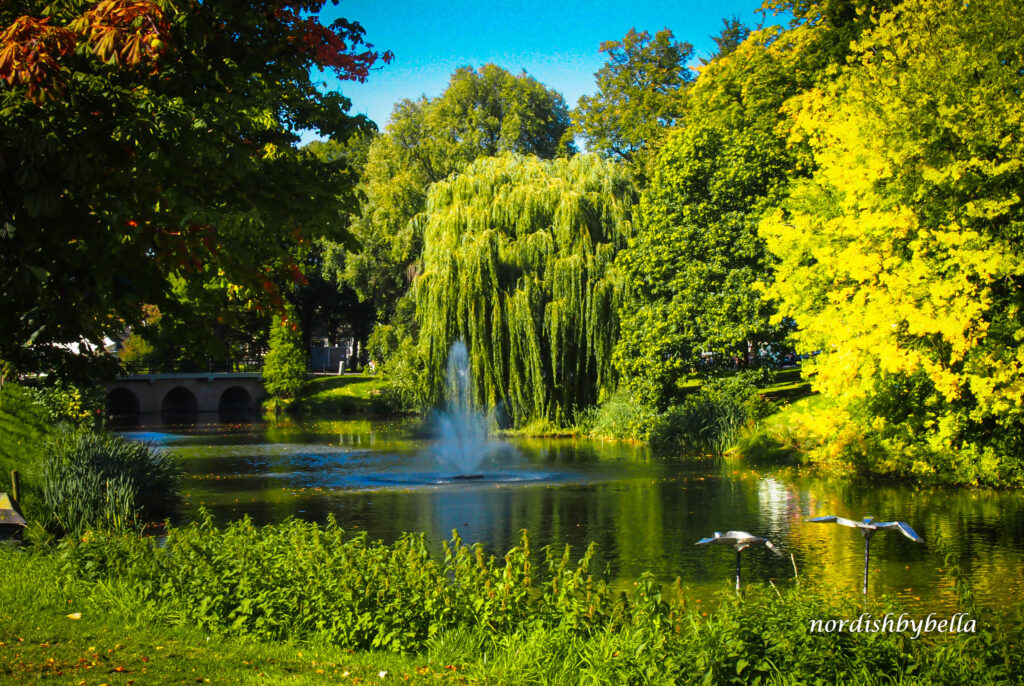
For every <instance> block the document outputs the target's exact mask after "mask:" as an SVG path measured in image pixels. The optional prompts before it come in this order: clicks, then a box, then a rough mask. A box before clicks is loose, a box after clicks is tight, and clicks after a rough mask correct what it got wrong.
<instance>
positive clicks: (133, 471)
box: [42, 431, 181, 535]
mask: <svg viewBox="0 0 1024 686" xmlns="http://www.w3.org/2000/svg"><path fill="white" fill-rule="evenodd" d="M180 471H181V470H180V467H179V466H178V464H177V462H176V461H175V460H174V459H173V458H172V457H171V456H170V455H168V454H167V453H164V452H159V451H156V450H154V449H153V448H151V447H150V446H148V445H145V444H143V443H138V442H136V441H129V440H128V439H125V438H122V437H121V436H116V435H114V434H108V433H94V432H88V431H83V432H77V433H68V434H64V435H61V436H57V437H56V438H54V439H53V440H52V441H51V442H50V443H49V444H48V445H47V447H46V458H45V461H44V463H43V469H42V500H43V505H44V508H45V513H44V515H43V520H44V522H45V523H46V524H47V525H48V526H49V528H51V529H53V530H55V531H57V532H59V533H66V534H75V535H78V534H81V533H82V532H84V531H87V530H90V529H97V528H99V529H112V530H128V529H138V528H140V527H141V526H142V525H144V524H145V523H147V522H153V521H160V520H163V519H164V518H166V517H169V516H170V515H171V514H173V512H174V507H175V506H176V505H177V503H178V500H179V493H178V480H179V477H180Z"/></svg>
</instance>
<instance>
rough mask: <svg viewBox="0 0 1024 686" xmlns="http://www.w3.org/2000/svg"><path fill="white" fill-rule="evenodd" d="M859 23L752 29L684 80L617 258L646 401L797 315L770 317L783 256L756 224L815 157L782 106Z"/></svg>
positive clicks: (829, 65)
mask: <svg viewBox="0 0 1024 686" xmlns="http://www.w3.org/2000/svg"><path fill="white" fill-rule="evenodd" d="M808 12H810V9H809V10H808ZM809 16H810V15H809ZM815 16H816V15H815ZM858 16H859V15H858ZM866 25H868V24H867V22H866V21H864V22H861V23H859V24H856V26H866ZM856 26H855V27H854V28H856ZM854 28H851V27H850V26H844V27H837V26H835V25H833V24H832V23H830V22H829V21H828V20H827V18H826V19H821V20H817V21H810V20H804V21H799V22H797V23H796V25H795V26H793V27H792V28H790V29H788V30H784V29H782V28H780V27H771V28H767V29H762V30H760V31H756V32H754V33H753V34H751V35H750V36H749V37H748V38H747V39H746V40H745V41H744V42H743V43H742V44H740V45H739V46H737V47H735V48H734V49H732V50H731V51H729V52H727V53H725V54H722V55H719V56H718V57H717V58H716V59H714V60H712V61H711V62H709V63H708V64H707V65H706V66H704V67H703V69H702V70H701V74H700V77H699V78H698V79H697V81H696V83H695V84H694V85H693V86H692V87H690V88H689V89H688V93H687V102H686V113H685V116H683V117H682V118H681V119H680V121H679V123H678V126H677V130H676V131H675V133H674V134H673V136H672V138H671V139H670V141H669V142H668V143H667V144H666V145H665V147H664V148H663V150H662V152H661V153H660V154H659V156H658V158H657V161H656V163H655V164H654V166H653V176H652V178H651V182H650V184H649V185H648V187H647V188H646V189H645V191H644V195H643V198H642V200H641V203H640V211H639V214H638V219H637V235H636V238H635V239H634V241H633V242H632V243H631V245H630V248H629V249H628V250H626V251H624V252H623V253H622V254H621V256H620V259H619V265H620V267H621V269H622V271H623V274H624V276H625V279H626V283H627V285H628V293H629V296H628V300H627V304H626V306H625V308H624V314H623V322H622V338H621V340H620V342H619V345H618V347H617V350H616V360H617V364H618V366H619V369H620V370H621V371H622V373H623V375H624V377H625V379H626V381H627V383H628V385H629V387H630V389H631V390H632V391H633V393H634V395H635V396H636V397H637V398H638V399H639V400H640V401H641V402H643V403H644V404H646V405H648V406H651V407H653V408H656V409H664V408H665V407H666V406H668V405H670V404H671V403H673V402H676V401H678V400H679V399H680V397H681V395H683V393H684V390H683V383H682V382H684V381H685V380H686V379H687V378H688V377H689V376H691V375H693V374H694V373H700V374H705V375H707V374H715V373H718V372H719V371H720V369H721V367H722V365H724V364H729V365H731V364H732V363H733V361H735V362H736V363H738V364H739V365H740V366H747V365H748V363H749V362H750V361H751V359H753V360H754V361H756V360H757V359H758V355H759V354H760V352H761V351H762V350H766V349H770V347H771V346H772V345H773V344H775V343H777V342H778V341H780V339H781V338H782V337H783V336H784V334H785V332H786V331H787V329H788V328H789V327H790V326H791V325H792V321H791V320H789V319H778V320H774V321H773V320H772V317H773V315H774V314H775V306H774V305H773V303H772V302H771V301H770V300H769V299H767V298H765V297H764V294H763V290H762V284H764V283H771V282H772V280H773V278H774V276H773V274H774V265H775V259H776V258H775V257H774V255H772V254H771V253H770V252H769V251H768V250H767V248H766V246H765V243H764V241H763V239H762V238H761V237H760V236H759V235H758V230H757V228H758V223H759V221H760V218H761V216H762V215H763V214H764V213H765V212H766V211H768V210H771V209H773V208H774V207H775V206H777V204H778V203H779V202H780V201H781V200H782V198H783V197H784V195H785V191H786V189H787V187H788V184H789V183H790V182H791V180H792V179H795V178H800V177H801V176H804V175H806V174H807V173H808V171H809V169H810V168H811V167H812V165H813V160H812V159H811V156H810V153H809V150H808V148H807V146H806V145H804V144H800V143H797V144H791V142H790V141H788V138H787V133H788V131H789V129H790V127H791V125H792V124H791V121H790V119H789V117H788V116H787V114H786V113H785V111H784V109H783V108H784V106H785V104H786V102H787V101H788V100H789V99H790V98H792V97H795V96H798V95H800V94H801V93H804V92H806V91H808V90H810V89H811V88H813V87H814V86H815V85H817V84H818V83H822V82H827V81H829V80H830V79H832V78H834V74H835V73H836V71H837V69H836V66H837V65H836V62H835V60H840V63H842V62H845V56H846V54H847V53H848V52H849V49H850V47H849V45H846V46H844V47H843V48H842V49H838V48H836V46H835V45H834V42H833V41H834V40H835V39H836V37H844V36H848V35H853V33H851V32H853V31H854Z"/></svg>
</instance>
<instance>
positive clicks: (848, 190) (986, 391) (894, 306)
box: [760, 0, 1024, 431]
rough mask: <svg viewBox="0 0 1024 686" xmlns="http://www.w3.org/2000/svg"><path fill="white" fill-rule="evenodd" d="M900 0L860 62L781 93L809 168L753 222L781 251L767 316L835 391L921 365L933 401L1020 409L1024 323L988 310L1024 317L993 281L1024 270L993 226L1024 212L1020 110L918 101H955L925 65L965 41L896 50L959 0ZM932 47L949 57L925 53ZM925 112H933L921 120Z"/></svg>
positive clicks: (937, 66)
mask: <svg viewBox="0 0 1024 686" xmlns="http://www.w3.org/2000/svg"><path fill="white" fill-rule="evenodd" d="M907 4H909V5H912V7H906V6H904V7H903V8H902V9H901V11H900V12H899V13H897V14H893V15H889V16H888V17H887V18H883V20H882V21H881V22H880V23H879V26H878V28H877V29H876V31H875V32H874V35H872V36H869V38H868V41H867V42H866V43H865V44H870V45H871V46H872V59H870V60H865V61H862V62H861V63H859V64H857V65H856V66H852V67H850V68H849V69H848V70H847V72H846V74H845V75H844V76H843V77H842V78H840V79H839V80H838V81H837V82H836V83H835V84H833V85H832V86H829V87H827V88H824V89H812V90H810V91H808V92H806V93H804V94H803V95H802V96H800V97H799V98H798V99H794V100H791V101H790V102H789V103H787V106H786V111H787V112H788V113H789V114H790V117H791V119H790V121H791V125H792V129H791V139H792V141H793V142H794V143H803V142H809V143H810V144H811V146H812V147H813V148H814V150H815V162H816V164H817V170H816V172H815V174H814V175H813V177H812V178H810V179H807V180H805V181H803V182H800V183H798V184H797V185H796V186H795V187H794V188H793V189H792V192H791V195H790V199H789V202H788V205H787V206H786V208H785V209H784V210H778V211H776V212H775V213H773V214H770V215H768V216H767V217H766V218H765V219H764V221H763V222H762V225H761V227H760V229H761V234H762V236H763V237H764V238H765V240H766V241H767V243H768V247H769V249H770V250H771V251H772V252H773V253H775V254H776V255H777V256H778V257H779V258H780V260H781V264H780V266H779V269H778V272H777V274H776V282H775V283H774V284H773V285H772V286H771V287H770V288H769V293H770V294H771V295H773V296H774V297H775V298H777V299H778V301H779V302H780V304H781V308H780V315H779V316H780V317H790V318H792V319H794V320H796V321H797V323H798V325H799V328H800V330H799V332H798V333H797V341H798V349H800V350H801V351H803V352H815V351H821V355H820V356H819V357H818V358H817V359H816V360H815V361H814V363H813V367H814V369H815V371H816V372H817V377H816V384H817V386H818V387H819V388H820V389H821V390H823V391H825V392H827V393H829V394H831V395H833V396H834V397H837V398H839V399H841V400H844V401H852V400H854V399H858V398H863V397H865V396H867V395H869V394H871V393H872V392H873V391H872V388H873V384H874V383H875V381H876V377H877V375H878V374H879V373H888V374H906V375H908V376H909V375H914V374H920V373H923V374H926V375H927V377H928V378H929V379H930V380H931V382H932V384H933V385H934V388H935V390H936V392H937V393H938V394H939V395H940V396H941V397H942V398H944V399H945V401H946V402H953V401H957V400H960V399H962V398H964V397H965V393H966V392H967V391H968V390H969V391H970V393H971V395H972V396H973V398H974V400H975V402H976V408H975V410H974V411H973V412H974V419H977V420H980V419H983V418H984V417H986V416H993V415H1000V414H1005V413H1007V412H1011V413H1012V412H1016V413H1020V412H1021V406H1022V404H1024V380H1022V378H1024V375H1022V372H1024V348H1022V346H1021V343H1022V338H1024V336H1017V337H1016V345H1015V346H1014V345H1009V346H1007V343H1006V342H1005V340H1003V341H1001V342H995V341H994V340H993V339H992V337H991V334H992V328H993V325H994V324H993V323H994V322H1001V323H1002V324H1001V326H1002V327H1003V328H1004V329H1005V328H1006V327H1014V326H1016V327H1017V328H1018V329H1019V328H1020V321H1021V318H1020V313H1019V312H1015V311H1010V310H1008V309H1007V303H1006V301H1005V295H1003V296H1000V293H1001V292H1003V291H1001V288H1002V287H1003V286H1004V285H1005V284H1011V283H1021V280H1022V279H1024V255H1022V254H1021V252H1022V251H1021V246H1020V245H1018V244H1016V243H1015V242H1014V240H1013V238H1012V236H1013V232H1012V231H1011V232H1001V231H1000V230H999V229H998V227H1000V226H1003V225H1005V224H1006V222H1016V223H1017V224H1018V225H1019V223H1020V222H1021V220H1022V218H1021V199H1020V194H1019V193H1018V192H1017V190H1016V189H1019V188H1020V187H1021V184H1020V182H1021V159H1020V155H1019V153H1020V152H1021V150H1020V139H1021V136H1020V128H1021V127H1020V118H1019V117H1017V118H1016V119H1014V117H1012V116H1009V117H1006V118H1004V119H1002V120H1000V121H999V122H996V123H995V124H993V123H992V122H976V123H975V124H974V127H975V128H974V130H969V129H968V128H965V125H964V124H962V122H961V121H960V120H961V118H962V117H963V111H962V110H963V107H960V106H952V105H942V106H939V107H937V108H934V109H932V108H930V107H928V105H927V103H928V102H929V101H937V102H947V101H951V100H953V99H954V98H953V96H952V95H950V96H949V97H947V96H946V95H944V94H943V93H942V92H941V91H943V89H947V88H950V89H955V88H960V87H961V86H960V85H959V84H956V83H954V82H955V81H956V79H954V75H953V74H952V73H945V72H943V71H939V72H938V73H931V72H930V71H928V70H943V69H947V70H952V71H956V70H958V69H961V66H960V65H958V64H956V61H957V60H958V59H960V60H962V59H967V58H968V57H969V58H970V59H976V58H977V54H976V53H974V52H968V53H965V52H964V51H963V50H961V47H962V46H960V45H944V44H942V42H941V40H939V39H936V42H937V43H938V44H937V45H931V46H928V47H929V51H926V52H924V53H920V51H917V50H916V48H915V49H913V50H912V49H908V47H907V46H908V45H909V44H910V42H915V41H916V42H920V41H922V40H925V39H924V38H922V36H923V35H924V33H923V32H918V31H916V29H915V28H914V22H915V21H917V20H923V21H936V20H938V21H940V22H941V23H942V25H943V26H946V27H947V28H948V27H949V26H950V25H951V22H961V21H963V17H961V16H960V14H962V13H963V12H965V11H967V10H965V9H964V8H963V7H962V6H958V5H957V4H956V3H952V2H950V3H939V4H940V6H939V7H934V6H928V7H926V6H925V5H926V4H927V3H924V0H916V1H912V2H910V3H907ZM982 5H984V3H982ZM974 9H975V8H973V7H972V8H971V11H974ZM978 11H979V12H982V11H984V10H983V9H979V10H978ZM990 11H993V12H995V11H996V10H995V9H991V8H990ZM937 15H938V16H937ZM979 23H981V21H980V20H979ZM952 25H953V26H955V24H952ZM950 30H951V31H954V32H955V29H950ZM941 35H943V36H944V38H943V39H942V40H953V39H952V38H950V36H949V35H948V31H947V32H946V33H942V34H941ZM915 45H916V43H915ZM876 48H877V49H876ZM881 48H886V50H881ZM921 50H923V48H921ZM943 50H948V51H949V52H950V53H951V54H952V57H950V58H949V60H948V62H951V63H952V64H951V66H949V65H947V62H944V61H943V59H941V57H937V56H936V54H934V53H938V54H939V55H941V54H942V51H943ZM919 53H920V54H919ZM965 54H966V55H967V57H965V56H964V55H965ZM1021 66H1022V65H1019V64H1018V65H1016V67H1015V66H1014V65H1005V68H1006V69H1010V70H1012V69H1017V68H1020V67H1021ZM987 68H988V69H989V70H990V71H995V72H997V73H999V72H1000V70H1001V69H1002V68H1003V67H1002V66H1001V65H999V64H989V65H988V66H987ZM979 69H981V67H979ZM908 84H909V85H908ZM951 84H952V85H951ZM910 88H917V89H920V92H917V93H913V92H908V89H910ZM986 95H991V94H989V93H986ZM993 97H994V96H993ZM1017 101H1018V102H1017V106H1018V107H1019V97H1018V98H1017ZM985 107H986V108H987V109H989V110H993V111H998V110H999V108H1000V105H999V103H995V104H993V103H992V102H987V103H986V104H985ZM1007 107H1009V104H1007ZM926 117H934V121H933V122H931V123H927V122H926V123H925V124H922V123H921V122H922V119H923V118H926ZM954 124H955V125H956V126H955V127H954ZM946 129H951V130H956V131H958V132H959V133H961V134H962V135H964V136H965V137H966V136H968V135H970V136H971V137H973V138H974V139H978V138H983V137H988V139H990V140H991V141H992V142H993V143H995V145H990V146H988V148H987V149H988V150H993V149H994V150H996V151H997V152H994V153H989V154H987V155H982V154H979V150H980V149H982V147H981V146H979V145H975V144H970V145H968V144H966V143H963V144H962V145H961V147H960V148H957V147H953V146H955V143H956V141H955V140H954V141H951V142H947V141H945V140H940V141H939V142H938V143H937V142H936V141H935V140H931V139H930V138H929V137H930V136H935V135H936V134H935V133H934V132H936V131H940V132H941V131H943V130H946ZM988 129H992V131H991V132H989V131H988ZM1014 131H1016V133H1013V132H1014ZM1011 140H1016V141H1017V142H1016V143H1012V142H1010V141H1011ZM1015 146H1016V147H1015ZM1014 148H1015V152H1013V153H1012V154H1011V150H1013V149H1014ZM968 189H974V191H973V192H967V190H968ZM1001 298H1002V299H1001ZM950 431H952V429H950Z"/></svg>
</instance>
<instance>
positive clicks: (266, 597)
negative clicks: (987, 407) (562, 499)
mask: <svg viewBox="0 0 1024 686" xmlns="http://www.w3.org/2000/svg"><path fill="white" fill-rule="evenodd" d="M296 527H298V528H296ZM299 529H301V531H299ZM298 534H301V535H298ZM297 535H298V536H297ZM171 538H172V539H174V541H175V543H173V544H171V545H172V546H174V545H176V546H178V547H177V550H178V552H177V555H178V556H184V563H181V562H179V563H174V561H173V560H172V559H170V558H168V560H167V561H166V564H163V563H162V564H159V565H155V564H153V562H152V561H151V560H150V558H152V557H159V556H160V555H161V553H153V552H150V553H148V554H146V555H138V554H135V553H136V552H141V551H142V550H143V549H148V543H146V542H145V541H135V542H133V541H132V540H130V539H126V538H104V537H103V536H99V537H94V538H91V539H90V540H88V541H86V542H81V543H77V542H76V543H73V544H70V545H67V544H66V545H63V546H61V547H59V548H57V549H50V550H42V549H37V550H34V551H32V550H30V551H12V550H0V570H3V572H2V578H3V583H2V584H0V675H5V676H8V677H10V678H12V679H14V680H15V682H16V683H35V682H36V681H42V680H44V679H52V678H55V679H58V680H60V679H64V680H69V681H70V682H71V683H80V682H81V681H86V683H87V684H92V683H94V682H95V683H100V682H102V683H107V684H110V685H111V686H115V685H117V686H127V685H128V684H131V683H133V682H134V683H197V682H199V683H251V684H270V683H273V684H278V683H288V684H314V683H316V684H319V683H324V682H325V680H326V681H328V682H330V683H367V682H372V683H382V682H384V683H386V682H389V681H394V682H403V683H474V684H475V683H481V684H484V683H487V684H496V683H517V684H518V683H522V684H526V683H551V684H572V685H573V686H575V684H579V683H582V682H587V683H639V682H643V683H648V684H689V683H724V682H732V683H751V684H755V683H794V682H796V683H811V682H814V681H815V680H816V679H821V680H822V681H823V682H824V683H852V682H853V681H855V682H856V683H862V684H875V683H879V684H881V683H893V682H914V683H947V684H960V683H964V684H968V683H970V684H989V683H991V684H999V683H1009V682H1011V681H1012V680H1013V679H1014V678H1015V677H1016V676H1017V675H1019V674H1020V671H1021V670H1022V669H1024V653H1022V651H1021V650H1019V648H1020V646H1021V641H1022V626H1024V624H1022V622H1021V609H1020V607H1018V608H1017V609H1016V614H1013V615H1011V616H1008V617H1004V618H999V617H996V616H995V615H993V614H992V613H989V612H986V611H984V610H979V609H978V608H976V607H974V606H973V605H972V604H971V601H970V597H969V595H968V594H966V593H964V594H962V595H961V602H962V606H961V612H962V613H965V614H961V615H960V617H961V619H962V618H963V617H966V618H967V622H973V623H968V624H965V623H964V622H963V621H961V622H960V623H959V624H957V626H958V627H960V628H962V629H964V630H962V631H960V632H959V633H956V632H953V631H951V630H950V629H948V628H947V629H946V630H945V631H941V632H940V631H936V630H935V629H934V628H933V630H932V631H930V632H924V633H921V634H920V635H919V636H916V637H915V634H914V630H913V629H911V628H905V630H904V631H902V632H901V631H884V630H883V631H879V632H872V631H860V632H858V631H829V630H827V629H826V630H819V629H820V628H819V629H815V628H814V626H815V625H814V623H813V622H815V621H823V622H827V621H829V620H832V619H841V618H845V619H847V620H854V619H856V618H857V617H859V616H863V615H865V614H867V615H869V616H870V617H872V618H878V619H880V620H882V619H884V618H886V617H889V618H897V617H900V616H901V615H902V616H904V617H909V618H911V619H913V620H914V621H915V622H918V621H923V620H924V619H925V617H924V615H921V616H918V615H917V614H914V613H909V614H904V610H903V608H901V607H900V606H899V605H898V604H895V603H894V602H892V601H891V600H888V599H881V600H876V599H867V600H862V599H861V598H859V597H858V595H859V594H855V593H854V594H837V593H836V592H835V590H834V589H832V588H829V587H819V586H804V587H799V588H792V589H786V590H777V589H774V588H772V587H770V586H768V585H760V584H755V585H750V586H747V587H745V590H744V596H743V598H742V599H736V598H735V597H734V596H733V595H732V593H731V592H729V591H728V590H725V589H723V593H722V602H721V603H720V604H719V606H718V608H717V609H716V610H713V611H710V612H708V611H706V610H703V609H701V605H700V604H694V603H693V602H688V601H687V598H686V597H685V595H680V594H679V593H678V592H677V590H675V589H669V588H664V589H663V588H660V587H659V586H658V585H657V584H653V583H652V581H651V580H650V578H649V577H642V578H641V579H640V580H639V581H638V584H637V585H636V586H635V587H634V588H633V589H632V590H630V591H629V592H628V593H627V594H624V595H622V596H619V597H618V599H616V598H615V597H613V596H612V595H608V594H607V593H605V592H603V591H602V590H601V589H602V586H601V580H600V578H599V577H596V578H592V577H591V576H590V573H589V572H588V571H587V570H586V567H585V566H577V563H576V562H570V561H568V560H566V561H561V560H560V556H558V555H556V556H555V557H554V558H551V561H552V562H553V563H554V564H553V565H552V566H548V565H545V564H543V560H542V559H541V560H538V561H539V562H542V564H539V565H537V566H535V567H529V566H525V565H523V564H522V563H523V561H524V558H523V556H522V554H521V553H516V552H515V551H513V552H512V553H511V557H510V558H509V559H506V560H505V561H504V562H501V561H498V562H495V561H493V560H491V561H488V560H486V559H484V560H483V561H480V560H479V559H478V558H477V557H476V555H475V554H474V552H473V550H472V549H463V550H462V551H461V552H460V551H459V550H458V549H456V550H455V551H453V561H452V562H451V564H452V567H450V568H448V570H447V571H446V570H445V569H443V568H440V567H438V568H437V569H436V570H434V571H431V566H430V563H426V564H425V563H424V560H423V558H422V557H421V556H420V554H419V553H416V552H415V545H413V546H412V547H409V546H408V545H401V546H381V545H379V544H368V543H366V542H365V541H364V542H360V541H359V539H358V538H356V539H348V541H349V542H343V543H341V546H342V547H341V548H340V549H339V547H338V545H336V543H337V542H333V538H334V534H332V533H331V532H330V530H329V529H327V530H321V531H320V533H319V534H316V533H315V532H313V531H312V530H310V529H309V527H308V525H297V524H294V523H293V524H286V525H284V526H277V527H267V528H255V529H253V528H249V529H245V528H244V527H243V528H242V529H238V528H236V529H235V533H234V534H227V532H225V531H224V530H209V529H204V530H203V531H196V532H193V533H189V532H188V531H187V530H181V531H179V532H171ZM321 539H322V540H321ZM204 541H205V543H204ZM411 542H412V543H413V544H415V541H414V540H413V541H411ZM240 543H243V544H244V547H243V548H238V547H237V546H238V544H240ZM253 544H255V546H256V547H258V548H259V550H260V551H261V552H260V557H261V558H262V562H261V563H259V564H254V562H255V559H254V558H253V554H252V553H253V552H254V551H253V550H251V548H252V547H253ZM296 544H298V545H299V553H300V554H299V555H297V554H296V547H295V546H296ZM133 551H134V552H133ZM246 551H248V553H247V552H246ZM194 554H201V555H203V556H204V557H205V559H207V560H208V561H209V563H210V566H208V568H207V567H201V566H197V565H193V564H190V563H189V562H188V559H190V558H191V556H192V555H194ZM239 555H241V558H243V559H239ZM339 555H340V557H339ZM329 560H333V562H332V563H330V564H328V562H329ZM581 565H582V563H581ZM310 569H313V570H317V571H316V573H315V577H316V580H317V583H316V586H315V587H314V586H309V583H310V581H311V579H310V577H309V573H310V572H309V570H310ZM268 570H274V572H275V573H274V574H273V575H268V574H267V573H266V572H267V571H268ZM302 570H306V571H305V572H303V571H302ZM581 572H582V573H581ZM211 574H212V576H210V575H211ZM451 575H454V577H452V578H454V579H455V581H456V582H457V583H454V582H453V583H449V582H447V581H445V580H446V579H449V578H450V576H451ZM371 577H372V578H373V579H374V580H375V583H372V584H367V583H366V580H367V579H369V578H371ZM435 577H436V578H435ZM955 582H956V576H955V572H951V583H955ZM39 587H45V588H51V589H60V590H59V591H57V592H55V593H51V594H39V593H36V592H34V589H37V588H39ZM529 588H532V589H533V591H532V592H530V591H528V589H529ZM146 589H148V590H146ZM424 594H425V595H424ZM200 596H201V597H200ZM442 598H444V599H446V600H445V601H444V602H437V601H440V600H441V599H442ZM353 612H354V613H355V614H354V615H353V616H352V617H349V616H348V615H349V614H350V613H353ZM322 613H326V614H324V615H323V617H325V618H326V617H331V618H338V617H339V615H340V622H341V623H340V624H338V625H337V627H334V626H333V625H332V623H331V621H330V620H328V621H327V622H326V623H324V622H323V621H317V622H312V621H307V620H312V619H313V618H315V617H317V616H320V614H322ZM261 618H262V619H261ZM937 619H949V618H948V617H939V618H937ZM947 626H949V625H947ZM190 627H191V628H190ZM335 629H339V630H340V631H341V632H340V633H338V631H335ZM378 645H379V646H389V647H391V648H392V650H393V651H395V652H390V651H389V652H384V651H381V650H379V649H376V648H375V646H378Z"/></svg>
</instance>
